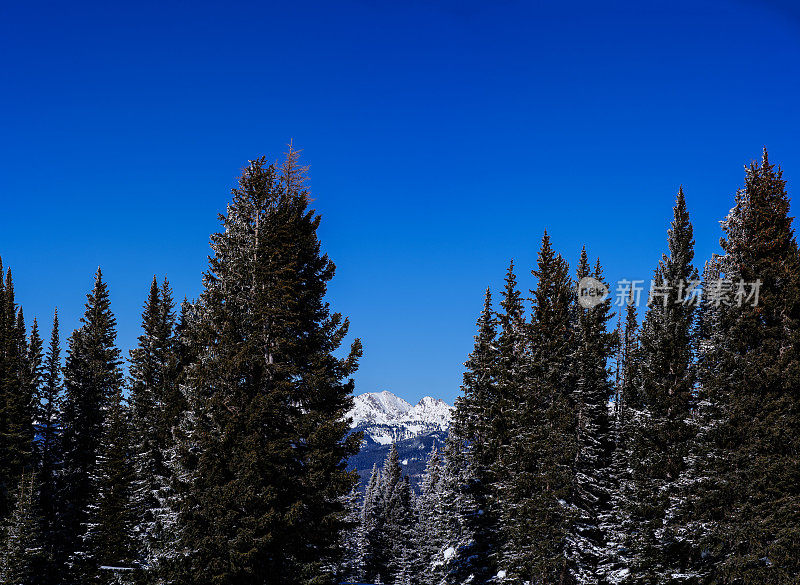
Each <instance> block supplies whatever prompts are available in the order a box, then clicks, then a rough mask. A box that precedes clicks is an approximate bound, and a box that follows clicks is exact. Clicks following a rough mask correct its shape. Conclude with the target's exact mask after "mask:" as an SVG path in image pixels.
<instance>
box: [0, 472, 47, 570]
mask: <svg viewBox="0 0 800 585" xmlns="http://www.w3.org/2000/svg"><path fill="white" fill-rule="evenodd" d="M40 529H41V517H40V515H39V508H38V506H37V485H36V479H35V475H34V474H33V473H28V474H27V475H23V476H22V478H20V481H19V486H18V488H17V492H16V503H15V506H14V511H13V513H12V514H11V517H10V518H9V519H8V522H7V524H6V526H5V530H4V531H3V539H2V543H3V547H2V550H1V551H0V581H2V582H3V583H8V584H9V585H38V584H39V583H42V582H43V581H42V576H43V569H44V551H43V550H42V538H41V537H42V533H41V532H40Z"/></svg>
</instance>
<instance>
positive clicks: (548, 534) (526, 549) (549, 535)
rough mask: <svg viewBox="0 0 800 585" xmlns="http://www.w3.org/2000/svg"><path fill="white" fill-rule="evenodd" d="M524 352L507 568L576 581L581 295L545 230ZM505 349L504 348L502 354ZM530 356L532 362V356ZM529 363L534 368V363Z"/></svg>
mask: <svg viewBox="0 0 800 585" xmlns="http://www.w3.org/2000/svg"><path fill="white" fill-rule="evenodd" d="M532 273H533V275H534V276H535V277H536V278H537V280H538V283H537V288H536V290H534V291H531V292H532V293H533V317H532V320H531V324H530V327H529V328H528V336H527V340H525V341H526V342H527V347H528V348H529V354H528V355H527V356H526V355H525V352H524V351H523V352H522V356H523V357H522V359H521V360H520V363H519V370H520V372H521V374H522V376H521V378H522V380H521V382H518V386H517V388H518V394H517V396H518V397H517V400H516V401H515V405H516V408H515V412H514V419H515V421H514V422H515V427H514V431H513V440H512V443H511V446H510V448H509V449H507V450H506V452H505V455H504V456H503V458H502V459H503V461H504V467H505V469H504V471H505V472H506V473H505V477H506V480H505V482H504V483H505V486H504V489H503V492H504V494H503V504H504V507H505V510H504V512H505V515H506V518H505V524H506V530H507V534H508V540H507V545H506V554H505V563H506V567H507V571H508V575H509V577H511V578H514V579H519V580H523V581H531V582H533V583H570V582H572V577H571V568H570V566H569V565H568V562H567V558H566V556H565V547H566V538H567V535H568V533H569V531H570V530H571V526H572V523H573V517H574V509H573V506H574V505H573V504H572V503H571V502H570V497H571V494H572V483H573V476H572V470H573V462H574V461H575V458H576V455H577V446H576V436H575V428H576V413H575V405H574V402H573V400H572V396H571V392H570V389H571V388H572V387H573V380H572V376H573V371H572V356H573V353H574V332H573V329H574V327H573V323H572V318H571V315H572V311H571V304H572V300H573V297H574V292H573V287H572V284H571V280H570V278H569V267H568V265H567V263H566V262H565V261H564V260H563V259H562V258H561V256H559V255H557V254H556V253H555V252H554V251H553V249H552V246H551V244H550V238H549V236H548V235H547V233H546V232H545V234H544V237H543V238H542V247H541V250H540V252H539V258H538V266H537V268H536V269H535V270H533V271H532ZM502 353H503V349H502V346H501V354H502ZM526 358H527V359H526ZM526 362H527V363H526Z"/></svg>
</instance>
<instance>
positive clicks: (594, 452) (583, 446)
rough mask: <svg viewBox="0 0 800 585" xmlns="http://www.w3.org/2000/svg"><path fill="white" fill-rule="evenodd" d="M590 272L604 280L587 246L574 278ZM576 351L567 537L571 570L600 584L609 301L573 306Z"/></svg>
mask: <svg viewBox="0 0 800 585" xmlns="http://www.w3.org/2000/svg"><path fill="white" fill-rule="evenodd" d="M587 276H591V277H593V278H595V279H596V280H598V281H599V282H603V283H604V284H605V285H606V287H607V286H608V284H607V283H605V282H604V280H603V272H602V268H601V266H600V262H599V260H598V261H597V263H596V264H595V267H594V270H591V268H590V265H589V259H588V256H587V254H586V249H585V248H584V249H583V250H582V251H581V255H580V259H579V261H578V268H577V274H576V279H577V281H578V282H580V280H581V279H582V278H584V277H587ZM574 311H575V312H576V316H575V344H576V345H575V354H574V358H573V366H572V369H573V372H572V373H573V376H574V386H573V398H572V399H573V403H574V407H575V410H576V413H577V421H576V428H575V431H576V445H577V453H576V458H575V462H574V468H573V469H574V470H573V475H574V479H573V487H572V494H571V497H570V502H571V504H572V506H573V509H574V514H575V522H574V524H573V526H572V528H571V530H570V534H569V536H568V538H567V556H568V558H570V559H571V561H572V567H571V572H572V574H573V576H574V578H575V579H576V581H577V582H579V583H585V584H590V583H598V582H600V581H601V580H602V578H603V570H604V568H603V567H604V565H605V564H606V563H607V558H606V556H607V553H606V541H607V538H608V534H607V530H606V527H604V526H603V522H604V519H606V518H607V515H608V514H609V512H610V511H611V493H612V489H613V485H612V481H613V479H612V476H611V471H612V470H611V465H612V460H611V458H612V454H613V450H614V436H613V433H612V428H611V419H610V416H609V410H608V402H609V400H610V399H611V397H612V393H613V388H612V384H611V379H610V374H609V371H608V365H609V362H610V360H611V357H612V355H613V353H614V350H615V348H616V343H617V338H616V336H615V335H614V333H613V332H611V331H609V330H608V321H609V320H610V319H611V303H610V301H609V300H605V301H604V302H602V303H599V304H598V305H595V306H594V307H591V308H582V307H581V306H580V305H579V304H577V303H575V304H574Z"/></svg>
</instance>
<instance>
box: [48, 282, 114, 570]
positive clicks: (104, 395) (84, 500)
mask: <svg viewBox="0 0 800 585" xmlns="http://www.w3.org/2000/svg"><path fill="white" fill-rule="evenodd" d="M116 335H117V333H116V320H115V318H114V315H113V314H112V312H111V308H110V302H109V296H108V287H107V286H106V283H105V282H104V281H103V275H102V272H101V271H100V269H99V268H98V269H97V273H96V274H95V281H94V286H93V288H92V291H91V292H90V293H89V294H88V295H87V302H86V310H85V312H84V315H83V317H82V318H81V327H80V328H78V329H76V330H75V331H74V332H73V333H72V335H71V336H70V339H69V344H68V352H67V359H66V364H65V367H64V389H65V399H64V412H63V446H64V463H63V468H62V472H61V484H62V485H61V489H60V504H59V506H60V509H61V518H60V524H61V526H62V529H63V538H62V540H61V544H62V548H61V551H60V552H61V558H62V559H63V561H62V562H66V561H67V560H68V559H72V560H73V561H74V560H75V559H78V558H80V557H81V556H83V555H86V554H88V551H86V550H85V549H83V541H84V535H85V533H86V529H87V527H88V525H89V521H90V518H89V510H90V505H92V504H93V503H95V502H97V498H98V487H99V486H98V485H97V478H98V473H97V462H98V458H99V457H100V454H101V449H100V447H101V438H102V435H103V428H104V426H105V422H106V413H107V412H108V411H109V407H110V405H111V404H112V401H113V399H114V396H116V395H117V394H118V392H119V391H120V388H121V385H122V371H121V368H120V364H121V360H120V352H119V349H117V347H116V345H115V341H116ZM70 563H72V561H70ZM68 579H71V581H69V580H68ZM77 579H78V575H77V574H75V573H74V572H73V574H72V575H71V576H69V577H64V582H73V583H74V582H76V580H77Z"/></svg>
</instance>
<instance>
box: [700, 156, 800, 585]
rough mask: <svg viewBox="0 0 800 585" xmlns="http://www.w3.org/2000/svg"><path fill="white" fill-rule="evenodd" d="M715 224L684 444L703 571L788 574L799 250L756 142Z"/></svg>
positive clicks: (769, 579) (796, 505)
mask: <svg viewBox="0 0 800 585" xmlns="http://www.w3.org/2000/svg"><path fill="white" fill-rule="evenodd" d="M722 225H723V230H724V232H725V237H724V238H723V239H722V240H721V245H722V250H723V255H722V256H720V257H718V258H717V259H716V262H715V266H713V267H712V268H711V270H710V272H712V275H713V276H714V277H716V278H715V279H714V281H712V283H711V286H712V290H714V291H715V292H714V294H713V297H714V302H712V303H710V306H709V307H708V308H709V309H710V311H709V314H706V315H704V319H703V321H704V322H703V325H704V327H705V328H708V333H709V334H708V336H707V337H706V338H705V339H704V350H703V354H702V360H701V362H700V364H701V368H700V379H701V399H702V401H703V402H702V403H703V404H704V405H705V406H706V410H705V412H702V411H701V412H702V414H703V427H704V428H703V431H702V433H701V437H700V440H699V441H698V442H697V448H696V452H695V453H694V455H695V460H696V461H697V462H698V464H699V465H698V466H699V473H698V474H699V477H698V480H697V481H696V482H695V489H694V492H693V497H692V505H693V510H692V512H693V516H694V517H697V518H699V519H701V520H703V521H705V525H704V526H705V528H706V532H705V534H704V535H703V537H702V540H700V545H701V546H700V550H699V551H698V552H699V554H698V556H699V557H700V559H701V561H702V562H703V565H702V566H703V568H704V569H707V572H708V579H709V580H711V581H712V582H719V583H778V584H783V583H787V584H788V583H794V582H796V580H797V576H798V575H799V574H800V545H798V543H800V538H799V537H798V534H799V533H798V526H800V475H798V465H797V456H796V454H797V453H798V452H799V451H800V424H798V421H800V375H798V370H799V368H800V366H798V364H800V359H799V358H800V356H798V347H800V345H798V331H800V299H798V289H800V286H799V285H800V282H799V281H798V280H799V278H800V277H798V274H800V260H799V259H798V248H797V243H796V240H795V237H794V231H793V228H792V218H791V217H790V216H789V198H788V195H787V193H786V183H785V180H784V179H783V176H782V171H781V169H780V168H776V167H775V166H774V165H773V164H771V163H770V162H769V159H768V156H767V152H766V149H765V150H764V154H763V157H762V160H761V162H760V164H757V163H753V164H751V165H750V166H749V167H748V168H747V172H746V176H745V186H744V188H743V189H741V190H740V191H739V192H738V193H737V195H736V204H735V207H734V208H733V209H732V210H731V213H730V214H729V215H728V217H727V218H726V219H725V221H724V222H723V224H722ZM757 281H760V283H761V284H760V290H759V297H758V300H757V302H756V299H755V298H754V297H750V296H749V295H750V294H751V293H753V292H754V291H753V289H752V287H748V286H747V285H744V286H742V287H740V286H739V283H740V282H743V283H755V282H757ZM715 283H716V284H715ZM726 284H727V286H726ZM729 286H730V287H731V290H729V289H728V287H729ZM709 292H711V291H709ZM742 293H744V294H742ZM739 301H742V302H739ZM740 305H741V306H740Z"/></svg>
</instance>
